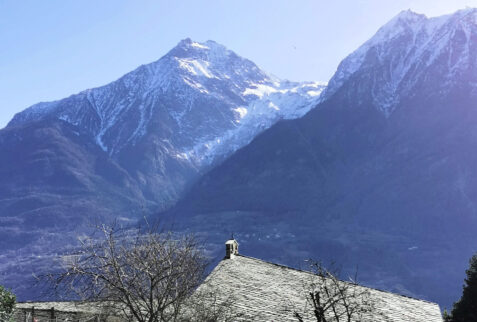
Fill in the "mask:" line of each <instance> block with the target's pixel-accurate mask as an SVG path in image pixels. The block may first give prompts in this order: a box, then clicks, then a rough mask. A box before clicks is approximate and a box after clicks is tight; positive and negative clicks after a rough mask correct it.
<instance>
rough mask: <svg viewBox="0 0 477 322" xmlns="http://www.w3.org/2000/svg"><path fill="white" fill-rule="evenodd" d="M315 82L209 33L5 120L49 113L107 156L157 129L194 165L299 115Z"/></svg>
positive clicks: (316, 90) (171, 150)
mask: <svg viewBox="0 0 477 322" xmlns="http://www.w3.org/2000/svg"><path fill="white" fill-rule="evenodd" d="M323 88H324V85H322V84H319V83H314V82H308V83H295V82H290V81H282V80H280V79H278V78H276V77H273V76H270V75H269V74H267V73H265V72H263V71H262V70H260V69H259V68H258V67H257V66H256V65H255V64H254V63H253V62H251V61H249V60H247V59H244V58H241V57H239V56H238V55H236V54H235V53H234V52H232V51H230V50H228V49H226V48H225V47H224V46H222V45H220V44H217V43H216V42H214V41H207V42H205V43H198V42H194V41H192V40H190V39H185V40H183V41H181V42H180V43H179V44H178V45H177V46H176V47H175V48H174V49H172V50H171V51H170V52H169V53H168V54H167V55H165V56H164V57H162V58H161V59H159V60H158V61H156V62H153V63H151V64H148V65H143V66H141V67H139V68H137V69H136V70H134V71H132V72H130V73H128V74H126V75H124V76H123V77H121V78H120V79H118V80H117V81H115V82H113V83H111V84H108V85H106V86H103V87H99V88H94V89H90V90H86V91H83V92H81V93H79V94H77V95H72V96H70V97H68V98H66V99H63V100H60V101H56V102H51V103H39V104H36V105H34V106H32V107H30V108H28V109H26V110H25V111H23V112H21V113H19V114H17V115H16V116H15V117H14V118H13V120H12V121H11V122H10V123H9V126H15V125H19V124H23V123H27V122H31V121H36V120H40V119H45V118H57V119H60V120H63V121H66V122H68V123H70V124H72V125H75V126H78V127H79V128H81V129H83V130H85V131H87V132H88V133H89V134H90V135H91V136H93V137H94V138H95V141H96V142H97V144H98V146H100V147H101V148H102V149H103V150H104V151H106V152H107V153H108V154H109V155H110V156H113V157H115V156H117V155H118V154H120V153H121V151H123V149H124V148H125V147H127V146H134V145H135V144H136V143H137V142H139V141H140V140H141V139H142V138H143V137H144V136H146V135H148V133H149V132H150V131H153V132H157V131H160V132H163V133H161V135H159V138H160V140H162V142H163V144H164V148H165V149H167V152H168V154H169V155H170V156H171V157H175V158H178V159H184V160H188V161H190V162H192V163H194V164H195V165H196V166H199V167H200V166H202V165H203V164H204V163H207V164H209V163H211V162H213V161H214V159H215V158H216V157H220V158H223V157H224V156H226V155H227V154H230V153H231V152H233V151H234V150H236V149H237V148H240V147H241V146H243V145H245V144H247V143H248V142H249V141H250V140H251V139H252V138H253V137H254V136H255V135H256V134H257V133H259V132H260V131H262V130H264V129H266V128H268V127H270V126H271V125H272V124H274V123H275V122H276V121H278V120H279V119H291V118H296V117H300V116H303V115H304V114H305V113H306V112H308V111H309V110H310V109H311V108H312V107H314V106H315V105H316V102H317V98H318V97H319V95H320V93H321V91H322V90H323ZM158 127H162V128H158ZM217 154H219V155H218V156H217Z"/></svg>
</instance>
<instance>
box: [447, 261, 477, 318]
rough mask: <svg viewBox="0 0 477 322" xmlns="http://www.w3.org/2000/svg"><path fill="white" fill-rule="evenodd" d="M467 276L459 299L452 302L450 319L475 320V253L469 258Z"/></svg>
mask: <svg viewBox="0 0 477 322" xmlns="http://www.w3.org/2000/svg"><path fill="white" fill-rule="evenodd" d="M465 273H466V274H467V278H466V279H465V283H464V290H463V293H462V297H461V298H460V300H459V301H457V302H456V303H454V308H453V310H452V317H451V321H453V322H477V254H475V255H474V256H472V258H471V259H470V267H469V269H468V270H466V272H465Z"/></svg>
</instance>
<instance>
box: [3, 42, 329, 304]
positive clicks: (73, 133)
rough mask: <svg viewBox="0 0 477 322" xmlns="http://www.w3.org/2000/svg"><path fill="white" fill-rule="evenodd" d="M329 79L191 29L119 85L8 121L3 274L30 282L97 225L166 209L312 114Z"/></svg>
mask: <svg viewBox="0 0 477 322" xmlns="http://www.w3.org/2000/svg"><path fill="white" fill-rule="evenodd" d="M323 88H324V86H323V85H320V84H318V83H313V82H307V83H296V82H290V81H286V80H279V79H278V78H276V77H273V76H270V75H268V74H267V73H265V72H263V71H262V70H260V69H259V68H258V67H257V66H256V65H255V64H254V63H253V62H251V61H249V60H247V59H244V58H242V57H240V56H238V55H236V54H235V53H234V52H232V51H230V50H227V49H226V48H225V47H224V46H222V45H219V44H217V43H215V42H213V41H207V42H205V43H198V42H194V41H192V40H190V39H185V40H183V41H181V42H180V43H179V44H178V45H177V46H176V47H175V48H173V49H172V50H171V51H170V52H169V53H167V54H166V55H165V56H164V57H162V58H161V59H159V60H158V61H156V62H153V63H151V64H148V65H143V66H141V67H139V68H138V69H136V70H134V71H132V72H130V73H128V74H126V75H125V76H123V77H121V78H120V79H118V80H116V81H114V82H112V83H110V84H108V85H105V86H102V87H99V88H94V89H89V90H86V91H83V92H81V93H78V94H75V95H72V96H70V97H68V98H65V99H62V100H59V101H56V102H49V103H39V104H36V105H34V106H32V107H30V108H28V109H26V110H25V111H23V112H21V113H18V114H17V115H15V117H14V118H13V119H12V121H11V122H10V123H9V124H8V126H7V127H6V128H5V129H2V130H0V151H2V153H1V155H0V175H1V177H2V180H1V181H0V223H1V224H0V231H1V233H2V234H1V235H0V245H1V246H2V251H3V252H2V254H1V255H0V278H2V277H3V278H4V279H5V280H6V284H7V285H8V286H10V287H14V286H17V285H20V287H24V286H25V285H29V283H27V282H25V279H24V278H25V276H28V275H30V276H31V274H32V272H35V273H38V271H39V270H41V269H40V268H41V267H43V266H45V265H51V263H50V262H48V260H50V257H51V258H54V257H55V256H56V255H55V254H56V253H58V252H61V251H63V250H64V247H69V246H71V245H74V243H75V242H76V238H77V236H79V235H81V234H83V233H85V232H87V231H88V227H89V224H92V223H95V222H98V221H100V222H105V221H106V222H107V221H111V220H114V219H117V220H119V221H120V222H122V223H133V222H135V221H136V220H138V219H139V218H142V217H143V216H144V215H146V214H148V213H150V212H151V211H153V210H160V209H166V208H167V207H169V206H170V205H172V204H173V203H174V202H175V201H176V200H177V198H178V197H180V196H181V194H182V193H183V191H184V190H185V189H186V188H187V187H188V186H189V185H190V184H191V183H193V182H194V181H195V180H196V179H197V178H198V177H199V176H200V175H201V174H202V173H203V172H204V171H206V170H207V169H209V168H211V167H213V166H214V165H215V164H218V163H220V162H221V161H223V160H224V159H225V158H227V156H229V155H230V154H231V153H233V152H234V151H235V150H236V149H238V148H240V147H242V146H244V145H246V144H247V143H249V142H250V140H252V139H253V138H254V137H255V136H256V135H257V134H258V133H260V132H261V131H263V130H265V129H266V128H268V127H270V126H271V125H273V124H274V123H276V122H277V121H279V120H280V119H291V118H296V117H300V116H302V115H304V114H305V113H307V112H308V111H309V110H310V109H311V108H313V107H314V106H315V105H316V102H317V99H318V98H319V95H320V93H321V91H322V90H323ZM43 259H46V261H43ZM12 263H16V264H15V265H12ZM2 283H3V282H2V281H1V280H0V284H2ZM16 292H17V294H18V295H19V296H20V298H23V299H26V298H25V296H28V297H29V298H31V297H32V296H33V295H32V293H31V292H27V290H26V289H25V288H23V289H16Z"/></svg>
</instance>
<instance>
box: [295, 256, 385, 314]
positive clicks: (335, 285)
mask: <svg viewBox="0 0 477 322" xmlns="http://www.w3.org/2000/svg"><path fill="white" fill-rule="evenodd" d="M309 264H310V268H311V271H312V273H313V274H312V275H310V279H309V280H307V281H304V282H305V285H304V290H305V292H306V293H307V294H306V301H307V302H306V306H305V310H304V312H298V311H297V310H295V311H294V313H293V314H294V316H295V318H296V319H297V320H298V321H299V322H303V321H305V317H306V318H307V319H309V318H311V319H313V320H315V321H317V322H331V321H333V322H335V321H336V322H340V321H343V322H344V321H346V322H352V321H364V320H365V317H366V316H367V317H369V316H371V315H376V312H375V305H376V301H377V299H373V298H372V297H371V294H370V291H369V289H367V288H365V287H362V286H360V285H359V284H358V282H357V278H356V275H355V278H354V279H350V281H347V282H345V281H342V280H340V279H339V278H338V271H337V270H328V269H326V268H325V267H324V266H323V265H322V264H321V263H320V262H316V261H309Z"/></svg>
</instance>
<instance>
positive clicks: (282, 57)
mask: <svg viewBox="0 0 477 322" xmlns="http://www.w3.org/2000/svg"><path fill="white" fill-rule="evenodd" d="M466 6H469V7H477V0H275V1H271V0H270V1H269V0H236V1H232V0H215V1H212V0H177V1H173V0H172V1H171V0H164V1H163V0H143V1H137V0H130V1H121V0H101V1H98V0H94V1H93V0H77V1H73V0H44V1H43V0H41V1H39V0H21V1H19V0H0V128H2V127H3V126H5V125H6V123H7V122H8V121H9V120H10V119H11V117H12V116H13V114H14V113H16V112H18V111H21V110H23V109H24V108H26V107H28V106H29V105H32V104H34V103H36V102H39V101H49V100H55V99H60V98H63V97H66V96H68V95H70V94H73V93H76V92H79V91H81V90H83V89H86V88H91V87H96V86H100V85H103V84H106V83H109V82H110V81H113V80H114V79H116V78H118V77H120V76H121V75H123V74H124V73H126V72H128V71H130V70H132V69H134V68H135V67H137V66H139V65H141V64H145V63H149V62H152V61H154V60H157V59H159V58H160V57H161V56H163V55H164V54H165V53H166V52H167V51H168V50H169V49H171V48H172V47H173V46H175V45H176V44H177V43H178V42H179V40H181V39H183V38H187V37H190V38H192V39H194V40H197V41H205V40H208V39H212V40H215V41H217V42H219V43H222V44H224V45H226V46H227V47H229V48H230V49H232V50H234V51H235V52H236V53H238V54H239V55H241V56H244V57H247V58H249V59H251V60H252V61H254V62H255V63H257V64H258V65H259V66H260V67H261V68H263V69H265V70H267V71H268V72H271V73H273V74H275V75H277V76H279V77H282V78H288V79H291V80H318V81H328V80H329V78H330V77H331V76H332V74H333V72H334V71H335V70H336V67H337V65H338V63H339V62H340V60H341V59H343V58H344V57H345V56H346V55H348V54H349V53H350V52H352V51H353V50H354V49H356V48H357V47H358V46H359V45H360V44H361V43H363V42H364V41H365V40H367V39H368V38H369V37H371V36H372V35H373V34H374V33H375V32H376V30H377V29H378V28H379V27H380V26H381V25H382V24H384V23H386V22H387V21H388V20H389V19H391V18H392V17H393V16H395V15H396V14H397V13H398V12H400V11H401V10H404V9H409V8H410V9H412V10H414V11H416V12H419V13H424V14H426V15H428V16H436V15H441V14H445V13H451V12H453V11H456V10H458V9H461V8H465V7H466Z"/></svg>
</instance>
